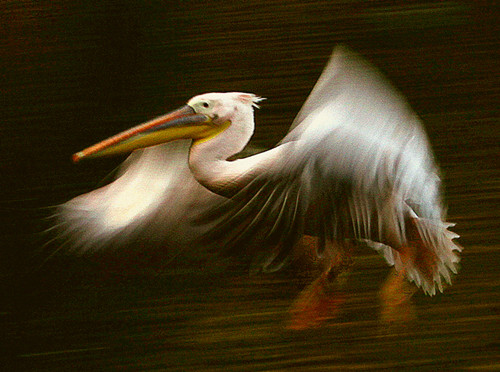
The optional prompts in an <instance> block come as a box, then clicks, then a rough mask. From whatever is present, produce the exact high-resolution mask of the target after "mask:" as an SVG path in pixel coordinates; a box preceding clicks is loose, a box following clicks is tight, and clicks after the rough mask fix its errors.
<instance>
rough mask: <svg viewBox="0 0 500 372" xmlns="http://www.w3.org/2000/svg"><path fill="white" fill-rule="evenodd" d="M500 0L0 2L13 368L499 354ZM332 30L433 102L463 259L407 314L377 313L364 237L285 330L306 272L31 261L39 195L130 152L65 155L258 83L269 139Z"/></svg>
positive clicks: (6, 275)
mask: <svg viewBox="0 0 500 372" xmlns="http://www.w3.org/2000/svg"><path fill="white" fill-rule="evenodd" d="M497 10H498V9H497V8H495V7H494V6H492V5H489V4H488V2H481V1H439V2H435V1H432V2H431V1H429V2H426V1H419V2H408V1H369V2H368V1H356V0H352V1H348V0H345V1H295V0H289V1H262V0H250V1H244V2H225V1H152V2H134V1H101V2H97V1H96V2H87V1H67V0H60V1H41V2H31V1H3V2H2V3H1V5H0V27H1V32H0V46H1V48H0V50H1V52H0V53H1V54H0V56H1V57H0V67H1V70H2V71H3V75H2V79H1V80H0V87H1V93H0V94H1V98H2V100H1V102H2V103H1V105H0V118H1V121H2V123H1V125H0V131H1V132H0V134H1V136H0V159H1V165H0V167H1V168H0V170H1V172H2V174H1V176H0V185H1V195H0V212H1V218H2V220H1V221H0V222H1V224H0V226H1V228H2V230H1V231H0V239H1V240H0V244H1V255H0V260H1V261H0V270H1V274H0V275H1V283H2V285H1V288H2V296H1V297H2V302H1V306H2V308H0V326H1V329H2V330H4V331H5V332H6V336H7V337H1V338H2V339H4V340H6V345H5V347H3V348H2V350H3V352H4V353H3V354H4V355H5V358H2V360H5V363H4V365H6V366H7V368H8V369H10V370H31V369H34V370H35V369H36V370H47V371H54V370H66V369H68V370H103V369H115V368H125V369H126V368H132V369H139V370H149V369H152V370H155V369H156V370H220V369H230V370H248V371H255V370H275V369H294V368H295V369H298V370H304V369H306V370H307V369H314V370H323V369H324V370H335V369H338V370H346V369H347V368H352V369H361V370H362V369H370V370H372V369H377V368H391V369H393V368H403V369H411V368H418V369H419V370H422V369H429V370H435V369H436V368H445V369H450V370H451V369H453V370H456V368H458V367H460V368H485V369H489V368H499V363H500V362H499V360H498V351H499V346H500V343H499V339H498V334H499V333H500V327H499V326H498V324H499V320H500V316H499V309H500V298H499V281H498V271H497V268H498V264H499V258H500V252H499V250H498V242H499V239H498V232H499V228H498V227H499V222H500V221H499V220H500V219H499V213H498V207H499V203H498V201H499V180H498V175H499V167H498V153H499V151H498V150H499V148H498V144H499V143H500V141H499V136H498V133H499V132H500V131H499V123H498V118H499V113H498V103H499V102H500V94H499V83H500V79H499V70H500V69H499V58H498V57H499V55H498V50H499V47H500V45H499V37H498V35H499V32H498V31H499V27H498V11H497ZM338 43H344V44H346V45H348V46H349V47H351V48H352V49H354V50H356V51H358V52H359V53H361V54H363V55H364V56H366V57H367V58H368V59H369V60H371V61H372V62H373V63H374V64H375V65H377V66H378V67H379V68H380V69H381V70H382V71H383V72H384V73H385V74H386V75H387V76H388V77H389V79H390V80H391V81H393V82H394V84H395V85H396V86H397V87H398V88H399V89H400V90H401V91H402V92H403V93H404V94H405V95H406V96H407V97H408V100H409V101H410V103H411V104H412V106H413V107H414V109H415V110H416V111H417V112H418V114H419V115H420V116H421V117H422V119H423V121H424V122H425V125H426V129H427V131H428V133H429V136H430V140H431V143H432V145H433V148H434V150H435V154H436V157H437V161H438V163H439V164H440V166H441V169H442V175H443V179H444V184H445V190H444V191H445V196H446V201H447V203H448V205H449V210H448V214H449V220H450V221H454V222H457V226H456V227H455V231H456V232H457V233H459V234H460V235H461V236H462V238H461V239H460V243H461V244H462V245H463V246H464V247H465V250H464V252H463V255H462V256H463V261H462V272H461V274H460V275H459V276H457V277H456V279H455V285H454V286H453V287H451V288H449V289H447V290H446V291H445V293H444V294H443V295H439V296H437V297H434V298H428V297H424V296H423V295H422V294H419V295H417V296H416V299H415V300H416V304H417V311H418V313H419V320H418V321H417V324H416V325H413V326H411V327H410V326H408V327H407V328H404V329H403V330H401V329H399V330H397V331H396V330H394V331H392V330H385V331H384V330H383V327H382V326H380V325H379V324H378V322H377V316H378V314H377V312H378V307H377V300H376V298H377V297H376V296H377V294H376V291H377V289H378V287H379V286H380V284H381V283H382V281H383V278H384V275H385V273H386V272H387V268H386V266H385V264H384V262H383V261H382V260H381V259H380V258H378V257H377V256H376V255H374V254H372V252H362V254H361V257H360V258H359V261H358V263H357V267H356V271H355V273H353V274H352V275H351V281H350V283H351V284H349V290H350V291H351V292H352V297H351V298H350V299H349V300H348V301H347V303H346V306H345V309H344V312H343V313H342V314H341V315H340V316H339V318H338V319H336V320H334V321H331V322H329V323H327V325H326V326H325V327H323V328H321V329H317V330H311V331H307V332H301V333H294V332H288V331H286V330H285V329H284V324H285V320H286V317H287V308H288V307H289V306H290V304H291V302H292V301H293V298H294V296H295V295H296V294H297V293H298V291H299V290H300V289H301V287H302V286H303V285H304V282H305V280H306V279H304V280H303V278H301V277H300V275H299V276H298V277H297V275H291V274H290V273H282V274H277V275H270V276H264V277H260V276H258V277H248V276H247V275H245V274H244V273H241V272H238V271H235V272H232V271H230V270H229V271H222V272H218V271H216V270H212V271H211V270H209V269H207V268H204V269H203V270H199V268H191V269H189V268H187V269H185V270H183V271H182V272H179V271H176V272H173V271H172V272H169V271H168V270H167V271H166V272H165V273H164V274H162V275H161V276H159V277H158V276H156V277H154V276H153V277H151V276H141V277H137V276H136V275H134V276H132V275H127V273H125V272H124V273H123V276H120V277H119V278H117V276H116V275H112V274H110V275H108V276H107V275H106V274H103V270H102V268H98V269H96V268H95V267H94V263H91V262H87V261H85V260H83V259H78V258H68V257H66V258H64V259H62V258H60V261H57V260H56V261H57V262H58V263H57V262H56V263H52V264H50V265H49V266H48V267H49V269H47V268H45V269H43V270H42V271H39V272H37V273H36V274H32V273H31V268H32V266H33V257H34V252H37V250H39V249H40V247H41V246H42V245H43V244H44V242H45V241H46V240H47V239H48V238H47V236H46V235H45V234H42V233H41V232H42V230H43V229H44V228H45V227H46V225H47V222H44V220H43V218H44V217H47V216H48V215H49V214H50V212H48V210H47V209H45V207H48V206H51V205H55V204H58V203H62V202H64V201H66V200H68V199H69V198H71V197H73V196H76V195H78V194H80V193H82V192H85V191H88V190H90V189H92V188H93V187H94V186H95V185H96V184H97V183H98V182H99V181H100V180H101V179H102V178H103V177H104V176H105V175H106V174H107V173H109V172H110V171H111V170H112V169H113V168H115V167H116V166H117V165H118V164H119V163H120V161H121V160H122V159H106V160H99V161H95V162H88V163H85V164H81V165H78V166H75V165H73V164H72V163H71V161H70V156H71V154H72V153H74V152H76V151H78V150H81V149H82V148H84V147H86V146H88V145H91V144H93V143H95V142H97V141H99V140H101V139H103V138H106V137H107V136H109V135H112V134H115V133H117V132H118V131H121V130H123V129H126V128H128V127H130V126H132V125H135V124H137V123H139V122H142V121H145V120H147V119H149V118H151V117H154V116H155V115H158V114H161V113H164V112H166V111H168V110H171V109H173V108H176V107H178V106H179V105H181V104H183V103H185V102H186V101H187V100H188V99H189V98H190V97H191V96H193V95H195V94H199V93H203V92H207V91H244V92H245V91H247V92H254V93H256V94H258V95H261V96H263V97H267V99H268V100H267V101H265V102H264V103H263V105H262V109H261V110H259V111H258V112H257V115H256V122H257V130H256V134H255V137H254V140H253V143H254V144H256V145H258V146H271V145H273V144H275V143H276V142H278V141H279V139H280V138H281V137H282V136H283V135H284V133H286V131H287V128H288V126H289V124H290V123H291V121H292V120H293V117H294V115H295V114H296V112H297V111H298V110H299V108H300V106H301V104H302V102H303V101H304V100H305V98H306V97H307V95H308V93H309V91H310V89H311V88H312V87H313V85H314V83H315V81H316V79H317V77H318V76H319V74H320V73H321V70H322V68H323V66H324V64H325V63H326V61H327V59H328V57H329V55H330V53H331V51H332V49H333V47H334V45H336V44H338ZM104 271H105V270H104ZM381 329H382V331H381ZM495 358H496V359H495ZM495 366H496V367H495Z"/></svg>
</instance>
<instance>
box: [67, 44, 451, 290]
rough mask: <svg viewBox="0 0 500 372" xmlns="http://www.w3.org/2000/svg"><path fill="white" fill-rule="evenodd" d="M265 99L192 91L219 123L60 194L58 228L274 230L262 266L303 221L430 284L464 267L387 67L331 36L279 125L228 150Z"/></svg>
mask: <svg viewBox="0 0 500 372" xmlns="http://www.w3.org/2000/svg"><path fill="white" fill-rule="evenodd" d="M258 101H259V99H258V98H257V97H256V96H254V95H252V94H246V93H209V94H205V95H201V96H197V97H194V98H193V99H192V100H190V101H189V103H188V105H189V106H190V107H191V108H192V110H194V113H195V114H196V115H198V117H199V116H200V115H201V116H203V117H204V118H206V119H207V120H206V121H204V123H205V124H206V123H207V122H209V124H210V125H212V126H213V127H214V128H216V129H217V130H216V131H214V132H210V133H211V134H210V135H205V136H204V137H200V136H199V135H196V137H195V136H194V135H193V138H194V140H193V141H192V144H191V141H190V140H181V141H177V142H171V143H166V144H162V145H158V146H155V147H151V148H147V149H144V150H140V151H138V152H135V153H133V154H132V155H131V156H130V157H129V158H128V159H127V161H126V163H125V164H124V166H123V170H122V172H121V174H120V175H119V176H118V178H117V179H116V180H115V181H114V182H113V183H111V184H109V185H107V186H105V187H103V188H101V189H98V190H95V191H93V192H90V193H88V194H85V195H82V196H79V197H77V198H75V199H73V200H71V201H69V202H67V203H66V204H64V205H62V206H61V207H60V219H61V222H62V224H63V226H64V228H63V232H62V234H63V235H64V236H65V237H67V238H68V239H69V240H71V241H72V242H73V247H74V248H75V249H79V250H80V251H85V250H91V249H95V248H98V247H102V246H105V245H110V244H116V243H117V242H118V243H120V242H122V241H124V240H127V239H131V238H132V237H136V236H141V235H142V236H144V235H147V236H149V237H150V238H154V239H158V240H159V241H162V244H168V245H170V246H178V247H186V246H188V245H190V244H195V243H196V242H199V244H204V245H205V246H207V247H208V246H210V245H212V244H213V245H216V246H218V247H222V249H223V250H224V251H228V252H245V253H248V252H250V253H252V252H254V251H256V250H257V251H258V250H260V249H261V248H260V247H262V246H263V245H262V244H263V243H266V244H268V245H272V246H275V247H277V248H275V249H272V250H269V255H268V257H266V259H264V260H263V262H262V266H263V267H264V269H267V270H273V269H275V268H279V267H281V266H282V264H283V263H284V262H286V261H287V259H288V257H289V255H290V251H291V249H292V247H293V246H294V245H295V244H296V243H297V241H298V240H299V239H300V237H301V236H302V235H303V234H304V233H305V232H307V233H312V234H314V235H316V236H318V237H319V241H320V242H321V243H320V246H319V247H318V251H319V253H321V252H322V250H324V249H333V248H332V245H331V244H328V242H331V241H336V242H339V243H340V245H342V244H343V242H344V241H345V240H346V239H349V240H361V241H365V242H367V243H368V244H369V245H370V246H371V247H372V248H374V249H377V250H378V251H380V252H381V254H382V255H383V256H384V257H385V258H386V260H387V261H388V263H389V264H391V265H393V264H394V265H396V268H398V269H400V268H403V267H404V269H405V272H406V274H407V276H408V278H409V279H411V280H413V281H414V282H415V283H416V284H417V285H418V286H420V287H422V288H423V289H424V291H425V292H427V293H430V294H434V293H435V289H436V286H437V288H439V289H440V290H442V283H441V277H444V279H445V280H446V281H448V282H449V281H450V273H449V272H450V271H452V272H456V264H457V262H458V260H459V259H458V257H457V256H456V255H455V254H454V251H455V250H459V247H458V246H457V245H456V244H454V243H453V242H452V239H454V238H456V237H457V235H455V234H453V233H452V232H450V231H448V230H447V228H448V227H449V226H450V225H449V224H447V223H445V222H444V221H443V220H444V217H445V216H444V209H443V205H442V202H441V199H440V191H439V187H440V179H439V176H438V170H437V167H436V165H435V162H434V159H433V157H432V152H431V149H430V146H429V143H428V140H427V138H426V135H425V133H424V131H423V128H422V125H421V123H420V120H419V119H418V117H417V116H416V115H415V113H414V112H413V111H412V110H411V108H410V107H409V106H408V104H407V103H406V101H405V100H404V98H403V97H402V96H401V95H400V94H399V93H398V92H397V91H396V90H395V89H394V88H392V87H391V86H390V84H389V83H388V82H387V81H386V80H385V79H384V78H383V77H382V76H381V75H380V73H379V72H378V71H376V70H375V69H374V68H373V67H372V66H371V65H369V64H368V63H367V62H366V61H364V60H363V59H362V58H361V57H359V56H358V55H356V54H354V53H353V52H351V51H349V50H348V49H346V48H344V47H338V48H336V49H335V51H334V53H333V55H332V57H331V59H330V61H329V62H328V64H327V66H326V68H325V70H324V71H323V74H322V75H321V77H320V78H319V80H318V82H317V84H316V86H315V88H314V89H313V91H312V93H311V95H310V96H309V98H308V99H307V101H306V103H305V104H304V106H303V108H302V109H301V111H300V112H299V114H298V116H297V118H296V119H295V120H294V122H293V124H292V126H291V129H290V131H289V133H288V134H287V135H286V136H285V138H284V139H283V140H282V141H281V142H280V143H279V144H278V145H277V146H276V147H275V148H273V149H271V150H269V151H266V152H263V153H260V154H257V155H254V156H250V157H247V158H244V159H239V160H233V161H229V160H228V158H230V157H231V156H232V155H234V154H236V153H238V152H240V151H241V150H242V149H243V147H244V146H245V145H246V144H247V142H248V140H249V139H250V137H251V135H252V134H253V130H254V121H253V106H255V105H256V103H257V102H258ZM162 128H163V126H162ZM148 130H150V129H148ZM148 133H149V132H148ZM214 133H215V134H214ZM181 137H182V138H187V137H189V136H187V135H185V134H183V135H182V136H180V137H179V136H178V137H176V138H181ZM127 138H128V137H127ZM141 146H142V145H141ZM415 239H416V240H415ZM408 246H409V247H411V249H410V250H406V249H405V248H404V247H408ZM409 251H411V254H410V256H408V257H406V256H405V257H402V254H405V255H406V254H407V253H408V252H409ZM261 253H262V252H261Z"/></svg>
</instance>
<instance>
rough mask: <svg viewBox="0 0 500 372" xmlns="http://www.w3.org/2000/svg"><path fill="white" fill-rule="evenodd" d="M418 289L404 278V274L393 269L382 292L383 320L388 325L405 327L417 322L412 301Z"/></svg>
mask: <svg viewBox="0 0 500 372" xmlns="http://www.w3.org/2000/svg"><path fill="white" fill-rule="evenodd" d="M415 292H416V287H415V286H414V285H412V284H411V283H409V282H408V281H407V280H406V278H405V277H404V272H397V271H396V270H395V269H392V271H391V273H390V274H389V277H388V278H387V280H386V282H385V284H384V286H383V287H382V290H381V291H380V305H381V314H380V316H381V320H382V322H384V323H385V324H386V325H394V326H404V325H406V324H408V323H410V322H412V321H414V320H416V312H415V307H414V305H413V302H412V300H411V298H412V296H413V294H414V293H415Z"/></svg>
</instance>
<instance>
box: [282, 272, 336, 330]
mask: <svg viewBox="0 0 500 372" xmlns="http://www.w3.org/2000/svg"><path fill="white" fill-rule="evenodd" d="M331 287H332V284H331V283H329V282H328V277H327V275H325V274H324V275H321V276H320V277H319V278H318V279H316V280H315V281H314V282H313V283H311V284H310V285H309V286H308V287H307V288H306V289H304V290H303V291H302V292H301V294H300V295H299V297H298V298H297V300H295V303H294V304H293V306H292V309H291V310H290V315H291V320H290V322H289V324H288V326H287V328H288V329H293V330H304V329H309V328H316V327H319V326H320V325H321V324H323V322H325V321H326V320H328V319H332V318H334V317H335V316H336V315H337V314H338V311H339V308H340V305H342V304H343V303H344V302H345V296H344V295H343V294H341V293H340V292H339V291H335V290H333V289H332V288H331Z"/></svg>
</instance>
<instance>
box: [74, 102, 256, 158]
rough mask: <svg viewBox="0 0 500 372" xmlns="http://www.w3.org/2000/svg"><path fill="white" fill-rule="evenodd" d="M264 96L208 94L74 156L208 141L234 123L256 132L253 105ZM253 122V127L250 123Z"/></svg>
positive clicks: (84, 156)
mask: <svg viewBox="0 0 500 372" xmlns="http://www.w3.org/2000/svg"><path fill="white" fill-rule="evenodd" d="M261 100H262V98H260V97H257V96H256V95H254V94H251V93H238V92H230V93H205V94H201V95H198V96H195V97H193V98H191V99H190V100H189V101H188V103H187V104H186V105H184V106H182V107H180V108H178V109H177V110H174V111H172V112H170V113H168V114H165V115H163V116H160V117H157V118H155V119H153V120H150V121H148V122H146V123H143V124H140V125H138V126H135V127H133V128H131V129H128V130H126V131H124V132H121V133H119V134H117V135H115V136H112V137H110V138H108V139H106V140H104V141H102V142H99V143H97V144H95V145H93V146H90V147H88V148H86V149H84V150H82V151H80V152H78V153H76V154H74V155H73V161H74V162H78V161H80V160H81V159H84V158H95V157H101V156H108V155H114V154H121V153H127V152H131V151H134V150H136V149H140V148H144V147H149V146H154V145H158V144H161V143H165V142H170V141H174V140H178V139H193V140H194V141H195V143H197V142H198V143H201V142H204V141H207V140H209V139H211V138H213V137H215V136H217V135H218V134H220V133H221V132H224V131H225V130H226V129H228V128H229V127H230V126H237V125H238V124H242V127H241V128H239V129H238V128H233V129H235V130H237V131H239V132H242V131H245V130H246V131H248V129H250V130H251V132H253V108H254V107H258V106H257V103H258V102H260V101H261ZM250 122H251V128H249V125H248V124H249V123H250Z"/></svg>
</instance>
